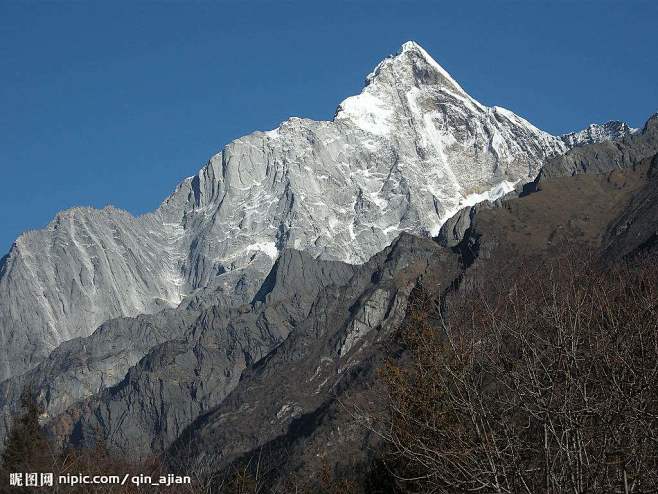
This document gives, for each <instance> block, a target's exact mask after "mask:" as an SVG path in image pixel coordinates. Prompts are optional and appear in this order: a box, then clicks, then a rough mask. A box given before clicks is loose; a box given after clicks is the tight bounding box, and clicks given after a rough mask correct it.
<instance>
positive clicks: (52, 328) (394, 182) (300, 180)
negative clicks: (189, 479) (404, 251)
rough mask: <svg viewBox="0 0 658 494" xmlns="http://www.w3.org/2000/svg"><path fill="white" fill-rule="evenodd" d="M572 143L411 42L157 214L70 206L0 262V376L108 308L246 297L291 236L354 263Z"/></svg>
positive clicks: (233, 152) (500, 191) (483, 196)
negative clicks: (474, 93) (472, 88)
mask: <svg viewBox="0 0 658 494" xmlns="http://www.w3.org/2000/svg"><path fill="white" fill-rule="evenodd" d="M566 149H567V145H566V144H565V142H564V140H563V139H561V138H558V137H554V136H551V135H549V134H547V133H545V132H542V131H540V130H539V129H537V128H536V127H534V126H532V125H531V124H530V123H528V122H527V121H525V120H523V119H522V118H520V117H518V116H516V115H515V114H513V113H512V112H510V111H508V110H505V109H502V108H499V107H491V108H489V107H485V106H483V105H481V104H480V103H478V102H477V101H475V100H474V99H473V98H471V97H470V96H469V95H468V94H467V93H466V92H465V91H464V90H463V89H462V88H461V86H460V85H459V84H458V83H457V82H456V81H455V80H454V79H452V77H450V75H449V74H448V73H447V72H446V71H445V70H444V69H443V68H442V67H440V66H439V65H438V64H437V63H436V62H435V61H434V60H433V59H432V58H431V57H430V56H429V55H428V54H427V53H426V52H425V51H424V50H423V49H422V48H421V47H420V46H418V45H417V44H415V43H413V42H409V43H405V44H404V45H403V46H402V48H401V50H400V52H399V53H398V54H396V55H395V56H392V57H389V58H387V59H385V60H384V61H383V62H381V63H380V64H379V65H378V66H377V67H376V68H375V70H374V71H373V72H372V73H371V74H370V75H369V76H368V77H367V79H366V86H365V88H364V90H363V92H362V93H361V94H359V95H356V96H352V97H350V98H347V99H346V100H345V101H343V102H342V103H341V104H340V105H339V107H338V110H337V112H336V115H335V117H334V119H333V120H332V121H326V122H322V121H321V122H317V121H312V120H307V119H300V118H291V119H289V120H287V121H286V122H284V123H282V124H281V125H280V126H279V127H278V128H276V129H274V130H272V131H269V132H255V133H253V134H251V135H248V136H245V137H242V138H240V139H237V140H235V141H234V142H232V143H230V144H229V145H228V146H226V147H225V148H224V149H223V151H222V152H221V153H219V154H217V155H215V156H213V157H212V158H211V160H210V161H209V162H208V163H207V164H206V166H204V167H203V168H202V169H201V170H200V171H199V173H198V174H197V175H195V176H193V177H190V178H188V179H186V180H184V181H183V182H182V183H181V184H180V185H179V186H178V188H177V189H176V190H175V192H174V193H173V194H172V195H171V196H170V197H169V198H167V199H166V200H165V201H164V202H163V204H162V205H161V206H160V207H159V208H158V209H157V210H156V211H155V212H153V213H150V214H147V215H144V216H141V217H139V218H133V217H132V216H131V215H129V214H128V213H125V212H123V211H120V210H117V209H114V208H106V209H103V210H100V211H97V210H93V209H87V208H77V209H73V210H70V211H66V212H64V213H60V214H59V215H57V217H56V218H55V219H54V220H53V222H52V223H50V224H49V225H48V227H47V228H46V229H44V230H40V231H36V232H28V233H26V234H24V235H22V236H21V237H19V239H18V240H17V241H16V242H15V244H14V246H13V247H12V249H11V252H10V253H9V255H8V257H7V258H6V260H5V261H4V263H3V266H2V269H1V270H0V381H1V380H3V379H5V378H7V377H9V376H13V375H17V374H21V373H23V372H25V371H27V370H29V369H30V368H32V367H34V365H36V364H37V363H38V362H40V361H41V360H42V359H43V358H44V357H45V356H46V355H47V354H48V353H49V352H50V351H52V350H53V349H54V348H55V347H56V346H57V345H58V344H60V343H61V342H63V341H67V340H69V339H71V338H75V337H78V336H87V335H89V334H90V333H91V332H92V331H93V330H94V329H95V328H96V327H97V326H98V325H99V324H101V323H102V322H103V321H106V320H108V319H111V318H116V317H122V316H136V315H138V314H143V313H153V312H156V311H158V310H160V309H162V308H164V307H176V306H177V305H179V304H181V303H182V304H183V306H184V307H189V308H192V309H199V310H202V309H203V308H204V307H207V306H208V305H212V304H216V303H218V299H219V298H221V299H222V300H223V301H222V302H221V303H222V304H224V306H225V307H230V306H233V305H239V304H241V303H245V302H247V301H249V300H250V299H251V298H252V297H253V295H254V294H255V292H256V290H257V289H258V287H259V286H260V282H261V281H262V279H263V278H264V277H265V276H266V274H267V273H268V272H269V270H270V268H271V267H272V265H273V263H274V260H275V259H276V258H277V256H278V255H279V253H280V252H281V251H282V250H283V249H284V248H293V249H297V250H302V251H305V252H308V253H309V254H310V255H311V256H313V257H317V258H320V259H327V260H341V261H345V262H348V263H353V264H358V263H363V262H365V261H366V260H367V259H369V258H370V257H371V256H372V255H373V254H375V253H376V252H379V251H381V250H382V249H383V248H384V247H386V246H387V245H389V244H390V242H391V241H392V240H393V239H394V238H396V236H397V235H398V234H399V233H400V232H410V233H414V234H417V235H424V236H428V235H436V234H437V233H438V232H439V229H440V227H441V225H442V224H443V223H444V222H445V221H446V220H447V219H448V218H450V217H451V216H452V215H453V214H454V213H456V212H457V211H459V209H461V208H462V207H464V206H469V205H473V204H475V203H477V202H479V201H482V200H493V199H495V198H497V197H499V196H501V195H504V194H505V193H507V192H509V191H510V190H512V189H513V188H514V185H515V184H518V183H522V182H525V181H527V180H530V179H532V178H534V176H535V175H536V174H537V172H538V170H539V166H540V164H541V163H542V162H543V161H544V160H545V159H546V158H547V157H551V156H556V155H559V154H561V153H563V152H564V151H566Z"/></svg>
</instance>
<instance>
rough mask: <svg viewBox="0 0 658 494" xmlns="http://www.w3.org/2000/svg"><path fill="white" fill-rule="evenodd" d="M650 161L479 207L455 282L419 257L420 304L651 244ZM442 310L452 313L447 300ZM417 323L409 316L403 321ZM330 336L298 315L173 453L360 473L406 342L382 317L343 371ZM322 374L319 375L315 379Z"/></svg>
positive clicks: (205, 462)
mask: <svg viewBox="0 0 658 494" xmlns="http://www.w3.org/2000/svg"><path fill="white" fill-rule="evenodd" d="M657 166H658V155H656V156H654V157H653V158H651V159H645V160H643V161H642V162H641V163H638V164H637V166H636V167H634V168H627V169H624V170H613V171H610V172H608V173H605V174H578V175H576V176H563V177H556V178H552V179H546V180H545V181H544V182H543V183H542V186H541V188H540V189H539V190H538V191H536V192H535V193H532V194H529V195H525V196H523V197H519V198H513V199H509V200H508V201H505V203H504V205H503V207H497V208H481V209H479V210H478V212H477V214H476V215H474V217H473V218H472V223H471V225H470V227H469V228H468V231H467V235H466V237H465V238H464V239H463V241H462V243H461V244H459V245H458V246H457V248H456V249H454V251H455V252H459V253H460V254H461V256H462V261H463V263H464V265H465V266H464V269H463V271H462V272H461V276H460V277H459V278H458V283H453V284H452V285H450V278H451V274H452V273H451V271H450V269H446V266H447V265H446V264H441V263H428V264H427V265H425V266H426V267H425V269H424V275H423V276H424V281H425V283H423V287H425V288H426V289H429V290H428V291H429V292H430V293H431V294H432V295H433V296H434V297H435V298H434V300H433V301H432V303H430V304H429V305H428V306H424V307H423V310H427V309H431V308H432V307H433V306H434V303H437V302H438V301H440V300H443V297H446V296H451V292H450V291H448V293H446V289H449V290H450V289H452V288H454V287H455V286H458V288H457V290H458V292H457V296H459V295H458V293H459V291H461V290H464V291H468V290H469V289H471V287H473V286H477V285H480V286H483V287H485V289H486V287H488V286H491V285H492V284H495V283H496V280H498V279H500V277H503V276H513V273H514V271H515V270H524V269H526V268H527V266H529V265H533V266H543V265H544V263H545V261H546V260H547V259H557V258H558V256H569V255H573V254H574V253H583V252H586V253H591V255H592V256H593V257H595V258H596V257H600V258H601V259H602V260H603V261H606V262H607V261H618V260H620V259H622V258H623V257H624V256H629V255H635V254H640V253H644V252H646V251H652V252H653V253H654V254H655V253H656V252H657V251H656V243H655V238H656V229H657V228H658V223H657V221H656V218H658V189H656V181H657V179H656V177H658V173H656V170H657V168H656V167H657ZM620 225H622V226H626V228H621V229H619V226H620ZM435 249H436V251H437V252H441V249H440V248H438V247H435ZM446 251H447V250H446ZM446 251H444V252H446ZM415 255H417V254H415ZM540 271H541V270H539V272H540ZM393 278H395V277H393ZM430 280H431V281H430ZM437 283H438V284H437ZM408 300H409V299H407V303H409V302H408ZM405 308H406V307H405ZM320 312H321V311H320ZM403 312H404V313H405V314H408V312H406V311H404V310H403V311H401V314H402V313H403ZM425 314H426V313H425ZM442 317H446V318H449V317H450V314H449V312H446V313H443V314H442ZM400 319H401V318H399V319H398V320H397V323H398V324H399V321H400ZM413 325H414V321H413V320H411V321H406V324H403V325H402V330H403V331H404V330H405V329H407V328H408V329H410V330H413V329H414V326H413ZM340 331H341V329H340V328H338V329H333V330H332V332H331V333H330V334H331V335H335V334H336V332H337V333H338V334H340ZM311 341H312V343H311ZM333 341H334V340H332V338H331V337H330V336H329V337H327V335H325V334H320V337H318V333H317V332H313V331H305V329H304V327H300V328H299V329H298V330H297V331H296V332H294V333H291V335H290V336H289V337H288V338H287V339H286V341H285V342H284V343H283V344H282V345H281V346H280V347H278V348H277V349H276V350H275V351H273V352H272V353H271V354H270V355H268V357H266V358H265V359H263V361H262V362H261V363H260V364H259V365H255V366H253V367H252V368H249V369H247V370H246V371H245V372H244V373H243V377H242V380H241V382H240V383H239V384H238V386H237V387H236V388H235V390H234V391H233V392H232V393H231V394H230V395H229V396H228V397H227V398H226V399H225V400H224V401H223V402H222V404H221V405H219V406H218V407H216V408H215V409H213V410H211V411H209V412H208V413H206V414H204V415H202V416H200V417H199V419H198V420H196V421H195V422H194V423H193V424H192V426H191V427H189V428H188V430H187V431H186V432H185V434H183V435H182V436H181V437H180V438H179V440H178V441H177V442H176V443H175V444H174V446H173V447H172V448H171V450H170V452H171V454H172V458H171V459H170V462H171V464H172V465H175V466H178V467H179V468H180V469H181V471H194V470H195V469H199V470H202V471H205V472H206V473H216V472H217V471H219V474H220V475H219V478H221V474H222V473H226V472H229V473H230V472H232V471H233V466H234V465H235V464H236V463H238V464H246V463H248V462H249V461H250V460H251V462H252V464H253V463H254V462H256V461H257V462H258V468H259V472H260V475H261V476H262V477H261V479H262V478H264V479H265V480H264V483H265V485H267V486H268V488H270V487H271V486H273V487H274V488H273V491H275V492H288V491H289V489H286V487H285V484H284V481H285V480H286V479H287V477H289V476H295V477H297V478H299V479H304V480H306V481H309V482H311V483H312V482H313V481H314V479H318V477H320V473H321V472H322V474H323V475H324V474H326V472H327V471H328V472H329V475H332V474H334V475H337V477H338V478H339V479H345V478H352V477H354V478H357V479H363V477H364V475H365V474H366V473H367V467H368V462H369V461H371V460H372V454H373V453H372V450H373V448H372V447H373V446H375V448H374V449H375V450H376V446H377V442H378V438H377V437H376V436H377V435H376V434H375V433H373V432H372V431H370V430H369V429H368V427H367V422H366V420H367V419H368V417H369V416H370V417H371V416H373V415H376V414H379V413H382V410H383V408H384V407H383V406H382V401H381V400H382V396H384V395H385V393H386V389H385V387H384V386H383V385H382V382H381V378H380V377H379V376H378V369H379V368H380V367H381V366H382V365H385V363H386V360H387V359H401V358H402V359H403V358H404V351H403V348H402V347H400V346H399V345H398V344H396V341H395V339H394V338H393V331H390V328H389V330H388V331H382V332H379V333H377V337H372V338H371V339H368V340H365V342H367V343H368V345H365V344H362V345H361V347H360V348H359V350H357V351H356V352H355V353H354V354H353V357H352V366H351V367H350V369H349V372H337V371H336V367H338V366H334V365H332V362H333V361H331V360H330V361H329V362H328V364H327V365H325V364H324V357H325V356H332V357H334V358H335V359H336V360H338V357H337V356H336V353H335V352H336V347H335V345H333ZM332 352H334V353H332ZM338 361H340V360H338ZM291 375H294V378H292V379H291V378H290V376H291ZM318 382H319V383H323V385H322V386H320V387H318V388H314V386H315V384H316V383H318ZM326 383H332V384H333V385H332V386H331V387H328V386H326ZM309 479H310V480H309ZM268 492H269V491H268ZM354 492H360V491H356V490H355V491H354ZM365 492H369V491H368V490H366V491H365Z"/></svg>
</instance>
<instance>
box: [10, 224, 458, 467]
mask: <svg viewBox="0 0 658 494" xmlns="http://www.w3.org/2000/svg"><path fill="white" fill-rule="evenodd" d="M430 263H434V264H437V263H438V265H440V266H442V267H443V272H442V273H441V276H445V279H448V282H449V281H451V280H452V278H453V277H454V276H455V273H456V272H457V267H458V264H457V256H456V255H453V254H451V253H449V252H447V251H444V250H442V249H441V248H440V247H438V246H437V245H436V244H435V243H433V242H432V241H430V240H422V239H418V238H415V237H409V236H403V237H401V239H400V240H398V241H396V242H395V243H394V245H393V246H392V247H390V248H388V249H386V250H385V251H384V252H382V253H381V254H379V255H377V256H375V257H374V258H373V259H372V260H371V261H369V262H368V263H367V264H365V265H363V266H352V265H348V264H345V263H340V262H331V261H319V260H315V259H313V258H311V257H310V256H308V255H307V254H304V253H301V252H297V251H289V250H288V251H285V252H284V254H283V255H282V257H281V258H280V259H279V261H278V262H277V264H276V265H275V267H274V269H273V270H272V272H271V273H270V275H269V276H268V277H267V279H266V280H265V282H264V283H263V289H262V290H261V291H260V292H259V293H258V295H257V296H256V297H255V299H254V301H253V302H252V303H251V304H250V305H248V306H243V307H240V308H237V309H233V310H226V309H223V308H218V307H213V308H209V309H206V310H205V311H203V312H201V313H200V314H197V315H196V317H193V316H192V315H191V314H189V313H188V312H189V311H177V312H183V313H184V314H186V315H184V316H181V319H168V317H169V318H171V317H172V316H173V314H170V315H169V316H164V315H156V316H143V317H142V318H138V319H141V322H137V320H130V321H127V322H126V321H123V322H121V321H117V322H114V323H113V325H111V326H104V329H103V331H100V330H99V331H97V332H96V333H95V334H94V335H92V336H90V337H88V338H86V339H83V340H82V341H84V342H85V344H82V345H78V347H79V348H83V349H84V348H88V347H89V346H93V345H97V344H99V341H97V340H98V339H99V338H100V335H99V333H101V332H102V333H104V338H106V339H110V340H111V341H112V343H110V344H108V345H107V346H108V347H110V348H111V349H112V350H106V351H105V353H104V354H102V355H100V354H98V353H97V352H89V351H87V353H86V354H85V356H84V358H78V361H81V360H84V361H85V365H84V366H82V365H76V364H75V363H74V364H72V366H71V367H72V369H70V370H68V371H63V370H62V369H61V368H57V363H58V362H59V361H60V360H59V359H58V358H57V357H55V356H52V357H51V358H49V359H48V360H47V361H46V362H44V363H42V364H41V365H40V366H38V367H37V368H36V369H35V371H33V372H32V373H31V374H32V380H31V384H32V387H33V389H36V390H37V391H38V392H39V396H41V397H42V403H44V404H45V405H46V406H47V407H48V409H47V413H48V415H47V416H45V417H44V421H45V422H48V423H49V428H50V430H51V431H52V432H53V434H54V435H55V436H56V437H58V438H59V439H60V440H61V441H63V442H73V443H74V444H77V445H83V446H92V445H93V444H94V443H95V442H96V441H97V440H98V439H99V438H102V439H103V440H104V441H105V442H106V444H107V445H108V446H109V447H110V448H111V449H113V450H114V451H117V452H121V453H122V454H126V455H130V456H131V457H133V458H140V457H144V456H148V455H149V454H152V453H158V452H162V451H163V450H164V449H166V448H167V447H168V446H169V445H170V444H171V442H173V441H174V440H175V439H176V438H177V437H178V436H179V435H180V434H181V433H182V432H183V430H184V429H185V428H186V427H188V426H189V425H190V424H191V423H192V422H193V421H194V420H195V419H196V418H197V417H198V416H199V415H202V414H204V413H206V412H207V411H209V410H210V409H212V408H213V407H215V406H217V405H219V404H221V403H222V401H223V400H224V399H225V398H226V396H227V395H228V394H229V393H230V392H231V391H233V389H235V388H236V386H237V385H238V383H239V382H240V378H241V376H242V374H243V371H244V370H245V369H254V368H257V367H259V366H260V365H261V361H262V359H263V358H264V357H266V356H267V357H266V360H267V361H268V362H270V360H271V359H272V358H274V359H276V358H277V357H273V355H277V354H278V352H279V348H280V347H281V345H284V343H285V342H287V341H288V339H289V338H291V335H298V336H295V338H297V340H295V341H298V342H299V341H305V342H306V343H305V345H306V346H305V347H304V348H305V349H302V348H301V347H298V348H297V350H296V351H297V352H302V353H301V354H300V355H302V354H303V353H304V352H306V351H309V352H314V353H313V354H314V355H315V352H316V351H317V350H318V348H317V342H316V341H315V340H317V339H320V340H322V341H323V342H330V348H329V349H328V353H327V355H325V356H318V355H316V356H317V357H318V360H317V362H316V364H315V365H316V366H317V365H318V364H320V366H321V367H322V366H324V365H326V364H327V362H328V360H329V359H331V360H332V362H333V364H335V365H337V367H332V368H333V369H334V370H333V371H332V372H338V373H339V374H340V373H341V372H343V371H346V370H347V369H349V368H350V366H351V365H352V364H353V363H354V362H355V358H356V360H358V358H357V357H356V356H357V354H358V353H359V352H360V350H359V349H362V348H364V345H365V344H366V343H365V342H366V341H368V339H369V338H371V337H372V335H373V334H377V333H378V332H379V331H381V330H382V328H383V327H391V326H393V325H395V324H396V323H397V322H399V320H400V318H401V317H403V316H404V313H405V306H406V305H405V304H406V300H407V297H408V295H409V292H410V290H411V288H413V286H414V285H415V283H416V282H417V281H418V280H419V279H420V277H421V276H422V275H423V273H425V272H426V271H427V266H428V265H429V264H430ZM171 312H176V311H171ZM156 318H159V319H158V321H157V322H156V321H155V319H156ZM147 321H148V322H147ZM126 324H128V325H129V326H130V325H133V326H135V325H138V326H139V325H144V326H146V325H150V326H152V327H155V326H156V324H160V325H161V326H164V327H163V328H162V330H161V331H160V332H159V334H160V336H158V338H160V339H161V341H160V342H159V344H156V345H155V346H154V347H153V348H152V349H151V350H149V351H148V352H143V354H144V356H143V358H141V360H139V362H137V363H135V364H134V365H132V364H131V363H130V362H131V361H132V360H134V359H133V358H127V359H123V360H122V359H120V358H119V357H120V356H122V355H124V353H125V352H126V349H125V348H123V339H122V338H123V334H124V333H125V329H123V328H124V327H125V326H126ZM165 327H166V328H165ZM373 331H375V333H373ZM113 335H114V336H113ZM299 335H303V337H302V336H299ZM328 336H331V338H330V340H326V338H327V337H328ZM299 338H302V340H299ZM308 338H311V339H310V340H309V339H308ZM165 339H166V341H165ZM285 344H286V345H287V344H288V343H285ZM298 344H299V343H296V344H295V345H298ZM323 344H324V343H323ZM314 345H315V346H314ZM84 351H85V350H79V352H80V353H84ZM139 351H141V349H140V350H138V351H133V353H132V354H131V357H132V356H134V355H135V354H137V353H139ZM113 352H114V355H110V354H112V353H113ZM56 353H57V352H56ZM287 355H288V357H290V356H291V355H290V353H287ZM304 358H306V357H304ZM107 360H110V361H112V362H115V366H114V374H112V376H111V377H110V378H107V371H106V370H105V369H103V368H102V367H103V362H105V361H107ZM310 362H311V361H310V360H309V361H308V362H307V363H306V364H305V365H307V364H308V365H310ZM262 365H265V364H262ZM267 365H271V364H270V363H268V364H267ZM119 368H120V369H121V371H118V369H119ZM270 369H272V370H270V371H268V372H277V371H276V370H274V369H276V366H274V367H270ZM341 369H342V370H341ZM126 371H127V374H126V375H125V378H123V379H120V380H117V379H115V378H114V376H115V375H117V374H120V373H121V372H124V373H125V372H126ZM103 377H105V379H106V381H105V382H106V385H110V387H108V388H106V389H98V390H92V391H93V392H92V393H89V390H90V386H81V383H90V382H91V383H98V382H99V380H100V379H101V378H103ZM317 377H318V376H316V378H317ZM325 377H326V376H323V379H324V378H325ZM287 379H289V380H290V385H293V386H295V385H296V383H297V384H299V383H298V382H297V380H296V377H295V375H294V374H293V375H288V376H287ZM16 380H17V379H13V380H11V381H16ZM320 383H321V381H320V380H318V382H317V383H315V384H313V387H314V388H317V387H319V388H323V386H324V385H325V384H326V385H327V388H326V389H324V391H325V392H326V391H328V390H329V389H330V388H331V383H330V382H329V380H328V379H326V380H325V382H324V384H322V386H320ZM21 384H24V382H23V383H21ZM111 384H114V385H113V386H111ZM4 386H5V389H7V383H5V385H4ZM15 388H16V389H18V387H17V386H16V387H15ZM53 388H57V389H59V390H62V391H64V392H65V393H64V394H59V395H58V394H55V395H51V394H50V393H49V392H48V391H49V390H51V389H53ZM81 388H82V389H81ZM12 389H13V388H12ZM301 389H302V388H300V392H301ZM271 391H272V392H274V393H280V394H281V396H284V394H285V393H284V392H283V390H282V389H281V390H279V391H276V389H275V388H272V390H271ZM4 394H5V395H9V393H7V392H5V393H4ZM66 394H68V395H69V396H74V395H75V396H76V397H77V398H78V399H77V400H76V399H73V398H69V402H68V403H67V404H66V406H62V405H63V404H65V403H64V402H65V401H66V396H65V395H66ZM84 394H86V395H87V396H83V395H84ZM80 398H83V399H81V400H80ZM64 408H65V410H64V411H62V410H63V409H64ZM285 413H286V412H282V413H281V415H282V416H283V415H284V414H285Z"/></svg>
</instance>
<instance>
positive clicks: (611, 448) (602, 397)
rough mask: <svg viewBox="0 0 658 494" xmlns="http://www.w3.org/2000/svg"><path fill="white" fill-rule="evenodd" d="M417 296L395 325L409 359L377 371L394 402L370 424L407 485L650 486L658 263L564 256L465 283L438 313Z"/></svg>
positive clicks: (640, 489)
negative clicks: (605, 263)
mask: <svg viewBox="0 0 658 494" xmlns="http://www.w3.org/2000/svg"><path fill="white" fill-rule="evenodd" d="M508 274H509V273H508ZM487 279H488V280H489V282H491V280H492V278H491V277H488V278H487ZM422 300H423V299H422V297H421V303H419V306H417V307H415V309H414V310H413V311H412V312H411V314H410V315H409V317H408V323H407V324H406V325H405V327H404V328H403V330H402V331H401V338H402V340H403V343H404V344H405V345H406V347H407V349H408V355H409V358H408V359H407V361H406V363H405V362H403V363H400V362H391V363H389V364H388V365H387V366H386V367H385V369H384V370H383V372H382V375H383V377H384V378H385V380H386V382H387V384H388V389H389V391H390V399H389V401H388V402H389V409H388V410H387V411H386V413H384V414H382V416H381V417H378V418H376V419H375V421H374V423H373V422H372V421H371V422H370V424H371V425H370V426H371V427H372V428H373V430H375V431H376V432H377V433H378V434H379V435H380V436H381V437H382V438H383V439H384V441H385V444H386V445H387V446H386V460H387V463H388V465H389V466H390V468H391V469H392V470H393V472H394V474H395V476H396V478H397V479H398V483H399V484H400V486H401V487H404V489H405V490H408V491H411V492H414V491H416V492H445V493H456V492H483V493H484V492H491V493H518V492H526V493H538V492H543V493H564V492H571V493H574V494H580V493H586V492H587V493H590V492H592V493H593V492H601V493H613V492H621V493H646V492H656V491H657V489H658V317H657V304H658V268H657V267H656V263H655V260H654V259H645V260H642V261H640V262H639V264H638V263H634V264H632V265H630V264H621V265H618V266H616V267H613V268H605V269H603V268H601V267H600V266H597V265H596V263H595V262H593V261H590V260H587V259H582V258H575V257H565V258H562V259H559V260H557V261H555V262H554V263H551V264H550V265H543V266H541V267H539V268H534V269H521V270H518V271H516V274H515V275H513V276H511V277H510V276H507V277H501V278H498V279H496V281H495V286H492V285H491V283H490V284H489V286H482V283H480V284H478V283H477V282H476V283H472V284H471V288H470V289H469V290H468V292H467V293H466V294H461V295H458V296H455V297H453V298H452V299H451V300H450V301H449V302H448V303H447V307H445V308H446V310H445V311H444V313H447V314H448V316H447V317H445V319H444V317H442V316H441V314H439V313H438V312H437V311H435V310H434V309H433V306H432V305H431V304H428V303H427V300H425V301H424V303H423V302H422ZM371 419H372V418H371Z"/></svg>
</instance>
